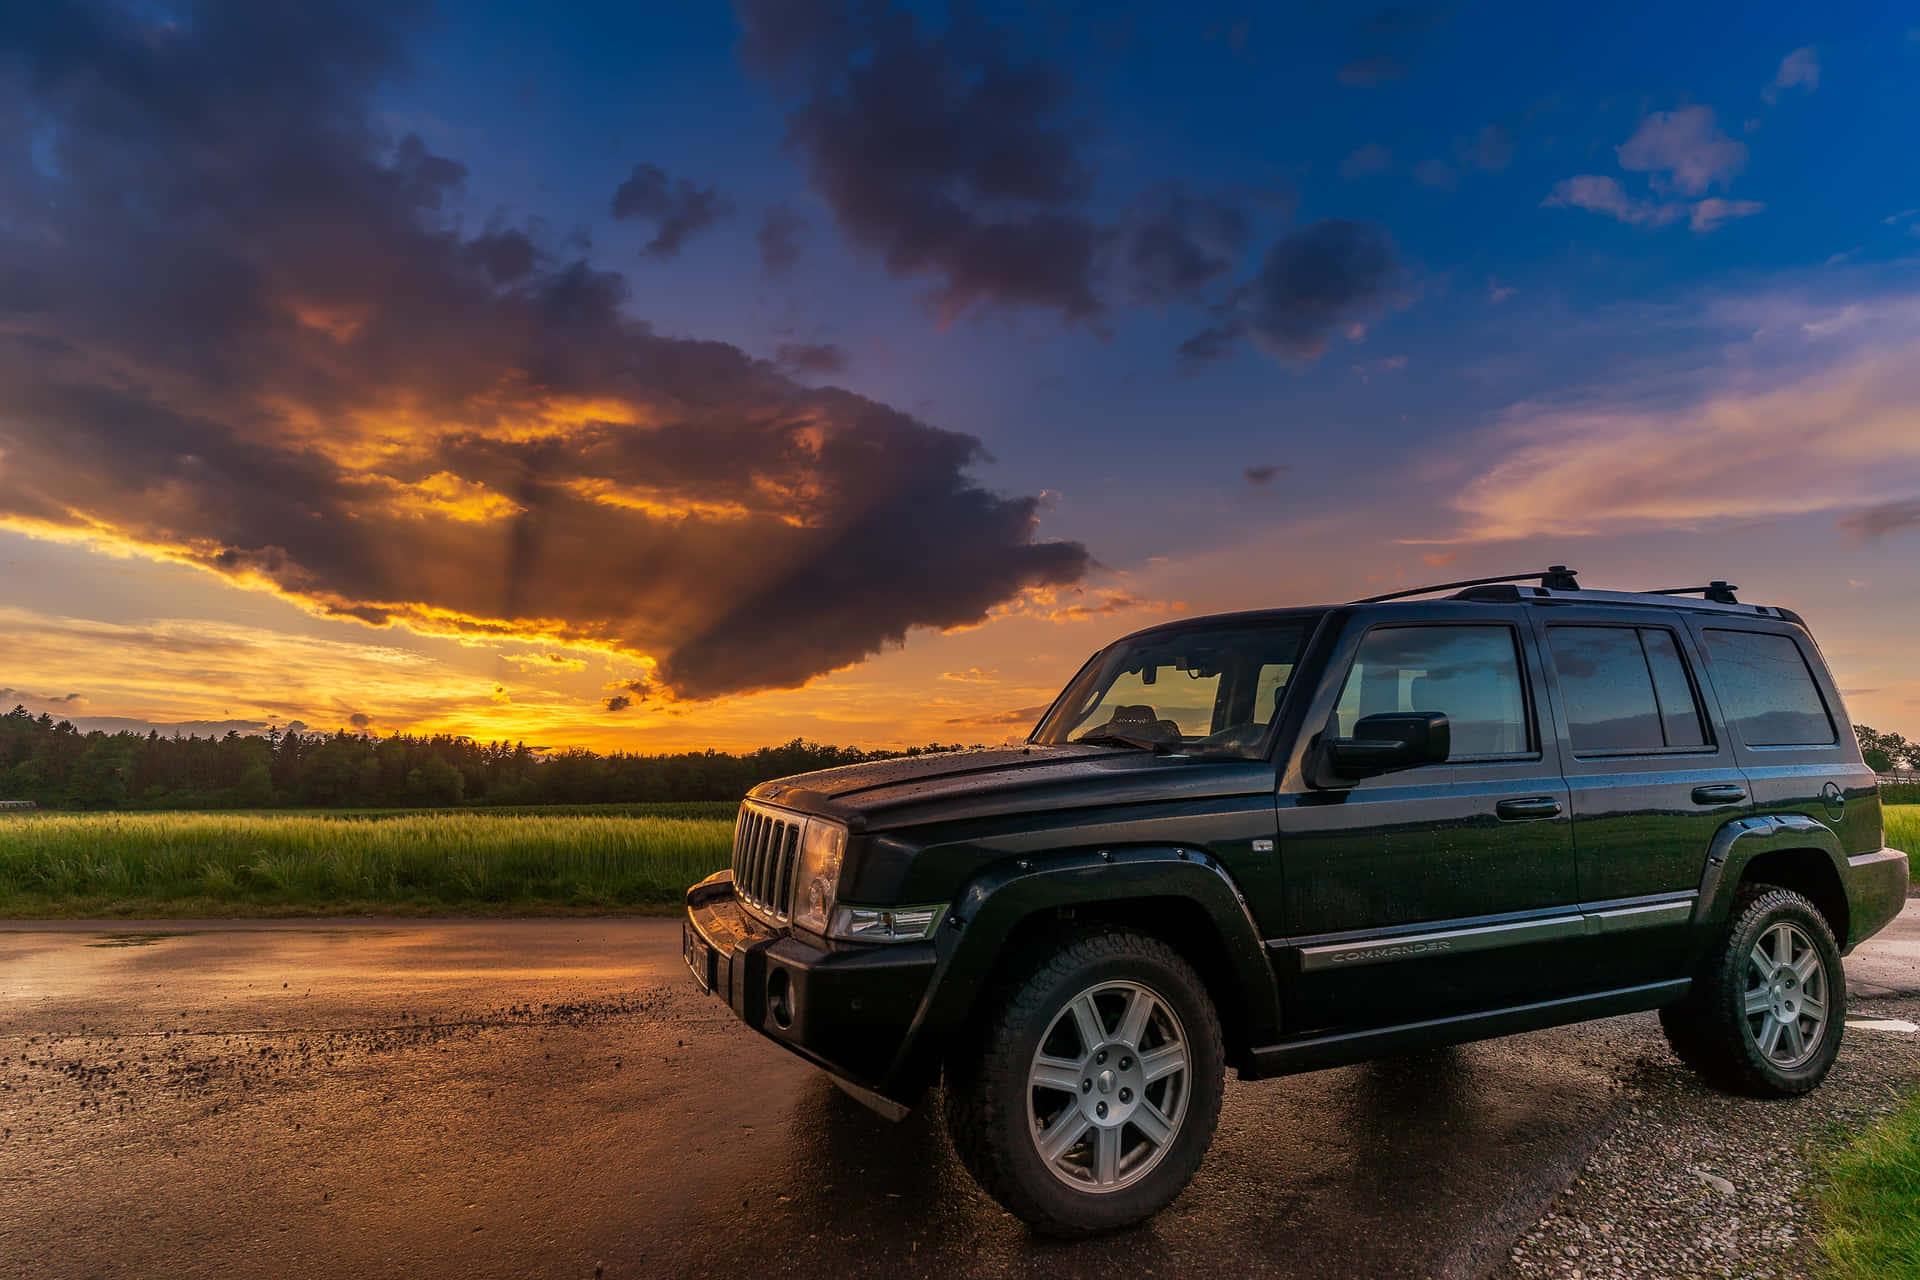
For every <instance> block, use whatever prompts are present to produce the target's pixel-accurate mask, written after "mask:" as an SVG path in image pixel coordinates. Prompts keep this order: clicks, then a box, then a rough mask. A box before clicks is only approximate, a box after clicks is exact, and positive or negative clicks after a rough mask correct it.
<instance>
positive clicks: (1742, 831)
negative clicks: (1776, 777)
mask: <svg viewBox="0 0 1920 1280" xmlns="http://www.w3.org/2000/svg"><path fill="white" fill-rule="evenodd" d="M1845 865H1846V855H1845V853H1844V852H1843V851H1842V850H1841V847H1840V840H1839V837H1838V836H1836V835H1834V833H1833V832H1832V830H1830V829H1829V828H1827V827H1825V826H1823V825H1821V824H1820V823H1818V822H1815V821H1814V820H1813V819H1811V818H1808V817H1806V816H1804V815H1802V814H1797V813H1792V814H1773V815H1768V816H1764V817H1759V818H1739V819H1735V820H1734V821H1732V822H1730V823H1728V824H1727V825H1726V826H1724V827H1722V828H1721V829H1720V832H1719V834H1718V835H1716V836H1715V837H1714V841H1713V845H1712V847H1711V849H1710V850H1709V852H1708V855H1707V870H1706V874H1705V876H1704V877H1703V879H1702V883H1701V892H1700V900H1699V905H1698V907H1697V908H1696V919H1697V920H1700V921H1703V922H1710V923H1713V924H1724V923H1725V922H1726V921H1727V919H1728V918H1729V917H1730V916H1731V914H1732V910H1733V900H1734V898H1735V897H1737V896H1738V894H1739V892H1740V890H1741V889H1742V888H1743V887H1744V886H1746V885H1749V884H1771V885H1778V886H1779V887H1781V888H1783V889H1791V890H1793V891H1794V892H1796V893H1799V894H1801V895H1802V896H1804V897H1805V898H1807V899H1808V900H1809V901H1810V902H1812V903H1813V905H1814V906H1815V907H1816V908H1818V910H1819V912H1820V915H1821V917H1822V918H1823V919H1825V920H1826V922H1827V927H1828V928H1830V929H1832V930H1833V937H1834V941H1835V943H1836V944H1837V945H1838V946H1839V947H1840V948H1841V949H1842V950H1843V951H1844V950H1845V949H1846V948H1847V943H1848V929H1849V927H1850V925H1851V917H1852V910H1851V908H1850V906H1849V904H1848V902H1847V889H1846V879H1845V876H1844V872H1843V868H1844V867H1845Z"/></svg>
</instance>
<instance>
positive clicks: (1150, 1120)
mask: <svg viewBox="0 0 1920 1280" xmlns="http://www.w3.org/2000/svg"><path fill="white" fill-rule="evenodd" d="M1133 1127H1134V1128H1136V1129H1138V1130H1139V1131H1140V1134H1141V1136H1142V1137H1144V1138H1145V1139H1146V1140H1147V1141H1148V1142H1151V1143H1152V1144H1153V1145H1154V1146H1156V1147H1164V1146H1166V1145H1167V1141H1168V1139H1170V1138H1172V1137H1173V1125H1172V1124H1171V1123H1169V1122H1168V1120H1167V1118H1166V1117H1165V1116H1163V1115H1161V1114H1160V1108H1158V1107H1156V1106H1154V1105H1153V1104H1152V1103H1151V1102H1148V1101H1147V1100H1146V1099H1144V1098H1142V1099H1141V1100H1140V1105H1139V1106H1138V1107H1136V1108H1134V1112H1133Z"/></svg>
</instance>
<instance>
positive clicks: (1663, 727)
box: [1547, 626, 1707, 752]
mask: <svg viewBox="0 0 1920 1280" xmlns="http://www.w3.org/2000/svg"><path fill="white" fill-rule="evenodd" d="M1547 647H1548V648H1549V649H1550V650H1551V651H1552V653H1553V666H1554V671H1555V673H1556V674H1557V675H1558V676H1559V677H1560V697H1561V700H1562V702H1564V703H1565V704H1566V712H1567V736H1568V737H1569V738H1570V739H1571V740H1572V742H1573V749H1574V750H1575V751H1576V752H1603V751H1660V750H1663V749H1666V748H1669V747H1702V746H1705V745H1706V744H1707V740H1706V735H1705V734H1704V733H1703V732H1702V730H1701V724H1700V711H1699V708H1698V706H1697V705H1696V703H1695V701H1694V696H1693V685H1692V682H1691V681H1689V680H1688V679H1687V668H1686V663H1685V660H1684V659H1683V658H1682V657H1681V655H1680V649H1679V646H1678V645H1677V644H1675V643H1674V639H1673V634H1672V633H1671V632H1668V631H1663V630H1660V629H1658V628H1650V627H1575V626H1562V627H1549V628H1547Z"/></svg>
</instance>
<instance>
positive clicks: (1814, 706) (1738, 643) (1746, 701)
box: [1706, 627, 1835, 747]
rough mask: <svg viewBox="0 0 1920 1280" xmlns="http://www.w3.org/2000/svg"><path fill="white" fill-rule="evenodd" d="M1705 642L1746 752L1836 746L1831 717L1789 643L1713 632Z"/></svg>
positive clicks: (1769, 636)
mask: <svg viewBox="0 0 1920 1280" xmlns="http://www.w3.org/2000/svg"><path fill="white" fill-rule="evenodd" d="M1706 637H1707V653H1708V656H1709V657H1710V658H1711V659H1712V661H1713V683H1714V687H1715V688H1717V689H1718V690H1719V691H1720V697H1721V700H1722V701H1723V702H1724V703H1725V704H1726V711H1727V719H1728V720H1729V721H1731V722H1732V723H1733V724H1734V726H1735V727H1736V728H1737V729H1738V731H1739V734H1740V737H1741V738H1742V739H1743V740H1744V741H1745V742H1746V744H1747V745H1748V746H1750V747H1812V746H1824V745H1826V744H1827V743H1830V742H1832V741H1833V740H1834V738H1835V734H1834V729H1833V717H1831V716H1829V715H1828V714H1827V704H1826V702H1825V701H1824V700H1823V699H1822V698H1821V697H1820V689H1819V686H1817V685H1816V684H1814V682H1813V673H1812V672H1811V671H1809V670H1807V661H1806V659H1805V658H1803V657H1801V656H1800V646H1798V645H1796V644H1795V643H1794V642H1793V640H1792V638H1791V637H1789V636H1783V635H1779V634H1777V633H1772V632H1761V631H1722V630H1719V629H1718V628H1713V627H1709V628H1707V629H1706Z"/></svg>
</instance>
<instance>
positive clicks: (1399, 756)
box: [1327, 711, 1453, 778]
mask: <svg viewBox="0 0 1920 1280" xmlns="http://www.w3.org/2000/svg"><path fill="white" fill-rule="evenodd" d="M1452 749H1453V730H1452V728H1451V727H1450V726H1449V725H1448V723H1447V718H1446V717H1445V716H1443V715H1441V714H1440V713H1439V712H1437V711H1412V712H1405V711H1396V712H1391V713H1388V714H1384V715H1377V716H1366V717H1364V718H1362V719H1361V721H1360V723H1358V724H1356V725H1354V726H1353V736H1352V737H1351V738H1331V739H1328V741H1327V759H1328V763H1329V764H1330V765H1331V766H1332V772H1333V773H1335V774H1337V775H1338V776H1340V777H1342V778H1368V777H1372V776H1373V775H1374V774H1377V773H1390V772H1392V771H1393V770H1395V769H1409V768H1412V767H1414V766H1415V765H1422V764H1440V763H1442V762H1443V761H1445V760H1446V758H1447V756H1448V754H1449V753H1450V752H1451V751H1452Z"/></svg>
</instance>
